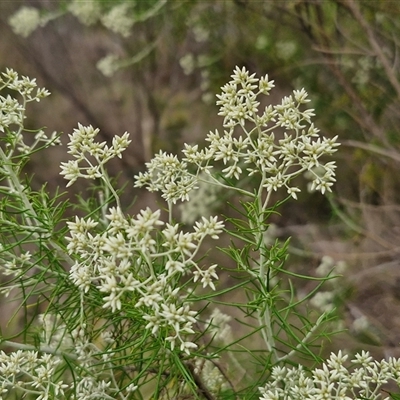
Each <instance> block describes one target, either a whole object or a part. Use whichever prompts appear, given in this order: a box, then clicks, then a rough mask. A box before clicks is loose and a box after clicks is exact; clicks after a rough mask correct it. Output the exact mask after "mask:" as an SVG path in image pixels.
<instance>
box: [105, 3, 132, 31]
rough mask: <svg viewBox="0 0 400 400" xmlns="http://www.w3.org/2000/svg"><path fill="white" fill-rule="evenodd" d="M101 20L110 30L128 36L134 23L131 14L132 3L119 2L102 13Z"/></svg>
mask: <svg viewBox="0 0 400 400" xmlns="http://www.w3.org/2000/svg"><path fill="white" fill-rule="evenodd" d="M129 14H131V15H129ZM101 22H102V23H103V25H104V26H105V27H106V28H107V29H109V30H110V31H112V32H115V33H118V34H120V35H121V36H123V37H128V36H129V35H130V34H131V29H132V26H133V25H134V23H135V19H134V18H133V15H132V4H129V3H121V4H118V5H116V6H114V7H113V8H112V9H111V10H110V11H109V12H108V13H107V14H105V15H103V17H102V18H101Z"/></svg>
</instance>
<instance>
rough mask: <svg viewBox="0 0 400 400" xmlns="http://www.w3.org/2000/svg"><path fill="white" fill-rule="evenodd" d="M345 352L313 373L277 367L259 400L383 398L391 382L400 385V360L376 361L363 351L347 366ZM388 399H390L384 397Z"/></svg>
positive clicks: (334, 356) (371, 399)
mask: <svg viewBox="0 0 400 400" xmlns="http://www.w3.org/2000/svg"><path fill="white" fill-rule="evenodd" d="M347 358H348V356H347V355H344V354H343V353H342V351H339V352H338V354H334V353H332V354H331V356H330V358H329V359H328V360H327V361H326V362H325V363H323V364H322V367H321V368H316V369H314V370H312V371H311V372H307V371H305V370H304V369H303V368H302V367H301V366H299V367H298V368H287V367H278V366H276V367H274V368H273V369H272V372H271V377H270V381H269V382H268V383H267V384H266V385H265V386H264V387H262V388H259V389H260V392H261V396H260V398H259V399H260V400H289V399H290V400H304V399H308V400H324V399H330V400H352V399H369V400H378V399H381V398H382V391H381V388H382V386H383V385H385V384H387V383H388V382H389V381H394V382H395V383H396V384H397V385H400V359H395V358H389V360H388V361H386V360H382V361H376V360H374V359H373V358H372V357H371V356H370V354H369V353H368V352H365V351H362V352H361V353H360V354H356V355H355V357H354V359H353V360H351V366H350V367H346V366H345V362H346V361H347ZM385 399H387V400H389V399H390V398H389V397H385Z"/></svg>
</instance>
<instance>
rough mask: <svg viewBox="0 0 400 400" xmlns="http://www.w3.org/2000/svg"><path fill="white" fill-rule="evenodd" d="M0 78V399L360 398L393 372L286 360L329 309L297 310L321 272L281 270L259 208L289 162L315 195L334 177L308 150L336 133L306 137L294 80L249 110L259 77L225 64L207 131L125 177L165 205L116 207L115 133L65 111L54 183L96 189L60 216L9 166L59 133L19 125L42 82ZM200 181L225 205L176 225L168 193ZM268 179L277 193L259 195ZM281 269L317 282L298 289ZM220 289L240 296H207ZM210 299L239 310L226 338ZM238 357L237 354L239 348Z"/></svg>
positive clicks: (292, 189)
mask: <svg viewBox="0 0 400 400" xmlns="http://www.w3.org/2000/svg"><path fill="white" fill-rule="evenodd" d="M0 84H1V89H2V90H3V89H7V91H8V93H15V96H11V94H7V97H3V96H1V97H0V131H1V132H2V144H1V146H0V159H1V166H0V168H1V169H0V172H1V178H0V179H1V182H2V186H1V196H2V197H1V203H2V212H1V215H0V216H1V231H0V232H1V257H2V263H1V266H0V268H1V273H2V275H3V276H4V278H5V283H4V284H3V286H2V289H1V292H2V294H3V295H5V297H8V298H10V299H11V298H12V299H13V300H14V301H15V303H16V305H15V311H14V316H13V320H14V321H15V323H14V326H16V328H15V329H18V327H20V326H22V328H21V332H19V333H18V332H17V333H15V332H12V333H10V334H9V335H8V336H7V335H6V334H2V335H1V336H0V341H1V345H2V346H3V348H4V350H2V351H1V353H0V394H1V396H2V397H3V398H7V396H8V395H9V394H10V393H13V394H14V395H15V396H20V397H21V396H23V397H26V396H28V397H29V398H35V399H40V400H43V399H50V398H71V399H73V398H76V399H131V398H132V399H136V398H137V399H142V398H165V399H172V398H173V399H178V398H188V397H190V396H192V397H193V398H205V399H217V398H232V399H233V398H257V397H258V398H260V399H263V400H265V399H280V398H285V399H286V398H299V399H300V398H301V399H305V398H313V399H319V398H321V399H322V398H337V399H339V398H340V399H347V398H349V397H346V396H348V394H349V393H350V395H352V396H363V398H371V399H372V398H374V399H375V398H379V396H380V393H378V390H379V388H380V386H381V385H382V384H384V383H385V382H387V381H388V380H389V379H394V380H397V376H398V363H399V361H397V360H389V361H388V362H385V361H382V362H381V363H377V362H376V361H373V360H372V358H371V357H370V356H369V355H368V354H366V353H362V354H361V355H357V356H356V358H355V360H356V361H355V362H357V363H358V364H360V365H361V367H360V368H358V369H355V370H354V371H353V372H351V373H350V372H349V371H348V370H346V368H345V367H344V365H343V364H344V362H345V361H346V357H347V356H344V355H342V353H339V354H338V355H337V356H335V355H333V356H332V357H331V359H330V360H328V361H327V363H326V364H323V367H322V369H318V368H317V369H314V370H313V371H311V372H307V370H306V367H305V366H304V367H302V366H301V365H300V364H298V365H299V367H298V368H297V369H296V368H295V369H290V368H289V367H288V364H290V365H293V364H294V363H298V362H299V361H298V360H299V357H302V358H308V363H310V362H320V361H321V359H320V357H319V356H318V355H317V354H318V351H315V345H316V342H315V341H316V340H317V339H318V338H319V337H320V336H322V335H323V336H326V335H327V334H329V332H328V331H326V330H324V326H326V327H327V326H328V325H326V324H327V323H329V322H330V321H331V319H332V317H333V312H334V310H332V308H327V309H325V310H322V313H319V311H317V310H310V306H311V304H312V302H311V301H310V300H311V299H313V298H314V299H315V295H316V294H317V293H318V292H319V289H320V286H321V285H322V284H323V283H324V282H325V281H326V280H328V279H332V278H333V277H332V276H331V275H330V274H331V271H326V273H325V274H323V275H322V276H321V277H318V276H317V277H308V276H303V275H300V274H299V273H297V272H296V271H294V270H293V271H291V270H290V269H289V268H288V267H287V266H286V263H285V261H286V258H287V242H286V243H280V242H279V240H276V239H275V238H273V237H272V236H271V233H270V232H269V226H270V225H269V222H268V217H269V216H270V214H271V213H273V212H275V210H276V208H277V207H278V206H279V205H280V204H281V203H283V202H284V201H287V200H290V199H291V200H293V199H297V196H298V194H299V193H300V191H301V189H300V187H299V185H298V184H295V179H296V178H297V177H298V176H299V175H301V174H306V175H307V176H308V179H310V189H311V190H316V191H319V192H321V193H322V194H324V193H325V192H329V191H331V187H332V185H333V183H334V182H335V162H334V161H329V162H325V161H324V160H323V157H325V156H330V155H332V154H333V153H334V152H335V151H336V147H337V146H338V144H337V143H336V138H333V139H328V138H324V137H320V136H319V134H318V129H317V128H316V127H314V125H313V123H312V117H313V110H310V109H306V108H305V105H306V104H307V103H308V102H309V100H308V98H307V93H306V91H305V90H304V89H301V90H295V91H294V92H293V94H292V95H290V96H288V97H285V98H284V99H283V100H282V102H281V104H278V105H269V106H267V107H265V108H264V109H263V110H260V109H259V106H260V103H261V99H260V97H261V96H265V95H268V94H269V92H270V91H271V90H272V88H273V87H274V84H273V81H271V80H269V78H268V76H265V77H262V78H257V77H256V76H255V74H252V75H251V74H250V73H249V72H248V71H247V70H245V69H244V68H243V69H240V68H236V69H235V70H234V73H233V75H232V80H231V81H230V82H229V83H228V84H226V85H225V86H223V88H222V94H220V95H218V96H217V97H218V101H217V104H218V105H219V106H220V113H219V114H220V115H221V116H222V117H223V118H224V120H223V132H220V131H218V130H215V131H214V132H210V133H209V134H208V135H207V138H206V142H207V144H206V145H205V146H204V147H201V146H200V145H199V144H196V145H194V144H192V145H190V144H185V146H184V149H183V150H182V158H179V157H178V156H177V155H173V154H166V153H164V152H162V151H160V152H159V153H158V154H156V155H155V156H154V158H153V159H152V160H151V161H150V162H148V163H147V164H146V171H144V172H141V173H139V174H138V175H137V176H135V186H136V187H145V188H147V189H148V190H149V191H151V192H158V193H159V194H160V195H161V198H163V199H164V200H165V202H166V205H167V207H166V212H165V215H164V213H163V211H162V210H161V209H156V210H152V209H150V208H146V209H143V210H140V211H139V212H138V213H137V215H135V216H131V215H128V214H127V213H126V211H125V210H124V209H123V205H122V204H121V202H120V198H119V190H118V189H116V188H115V187H114V184H113V181H112V179H111V178H110V177H109V175H108V173H107V169H106V164H107V162H108V161H110V160H111V159H112V158H114V157H122V153H123V152H124V150H126V149H127V147H128V145H129V143H130V139H129V134H128V133H124V134H123V135H122V136H116V137H114V139H113V140H112V143H111V144H107V143H106V142H97V141H96V136H97V134H98V130H97V129H94V128H93V127H91V126H82V125H80V124H78V128H77V129H75V130H74V132H73V133H72V134H71V135H69V139H70V140H69V144H68V149H69V150H68V153H69V155H70V156H71V157H72V159H71V160H70V161H67V162H62V163H61V175H63V176H64V178H65V179H66V180H67V181H68V183H67V185H66V186H67V187H68V186H70V185H72V184H73V183H74V182H75V181H76V180H77V179H78V178H83V179H87V180H91V181H95V182H96V186H95V189H96V191H97V192H96V193H97V194H98V198H96V197H94V198H92V199H90V201H85V200H83V199H81V201H80V202H78V204H77V205H76V207H78V206H79V204H80V208H81V210H80V211H79V213H80V214H82V216H75V217H74V218H72V219H69V220H67V221H66V215H68V214H67V212H68V213H71V212H72V209H71V203H70V201H69V200H64V201H63V200H62V195H60V194H56V195H54V196H51V195H50V194H49V193H48V192H47V191H46V188H45V187H43V188H42V189H41V190H39V191H35V190H34V189H33V188H32V186H31V184H30V181H29V179H26V178H25V177H24V176H23V171H22V167H23V166H24V165H25V164H26V162H28V161H29V157H30V155H31V154H32V153H33V152H36V151H38V150H42V149H44V148H47V147H49V146H52V145H56V144H59V139H58V136H57V135H56V134H52V135H50V136H46V135H45V133H44V132H43V131H42V130H40V131H38V132H35V133H34V134H33V136H34V137H33V139H29V135H32V132H31V131H29V130H27V129H25V128H24V119H25V109H26V106H27V103H29V102H31V101H39V100H41V99H42V98H43V97H46V96H48V95H49V93H48V92H47V91H46V90H45V89H38V88H37V87H36V82H35V80H31V79H29V78H26V77H22V78H20V77H19V76H18V74H17V73H16V72H14V71H13V70H7V71H6V72H5V73H3V74H2V77H1V81H0ZM204 185H206V186H213V187H215V188H216V190H217V191H218V189H220V190H225V191H231V192H232V193H235V194H236V196H237V197H238V198H240V205H237V206H236V205H234V204H233V203H232V205H233V207H234V210H235V211H236V212H237V213H238V217H233V216H226V217H224V218H223V217H221V216H215V215H212V212H211V213H210V215H207V217H206V216H204V215H199V216H196V217H194V221H193V222H190V226H189V225H188V224H187V225H186V226H184V225H183V224H182V223H179V220H177V217H176V215H177V211H179V210H180V208H179V207H181V206H182V204H181V203H185V202H189V203H190V200H191V197H194V198H196V196H192V195H193V194H195V193H196V191H197V190H199V188H201V187H202V186H204ZM273 192H279V193H285V192H286V194H285V195H284V199H283V200H281V201H279V202H278V203H273V202H272V197H271V196H272V193H273ZM214 193H217V192H214ZM196 201H198V199H197V200H196ZM221 235H227V236H228V237H229V238H230V239H231V244H230V246H229V247H227V248H221V249H222V250H223V253H225V254H226V255H228V256H229V257H231V258H232V260H233V261H234V267H233V268H230V271H231V273H232V274H236V273H237V274H241V275H240V280H239V281H238V284H237V285H234V286H233V287H230V286H228V287H222V285H219V284H218V279H219V276H220V274H221V271H223V269H228V268H227V267H225V266H224V265H220V263H215V262H212V261H211V262H210V260H212V258H211V257H210V258H209V259H208V257H207V256H208V253H207V251H206V250H205V248H206V247H210V243H212V242H211V241H218V240H219V238H220V236H221ZM217 243H218V242H217ZM206 245H207V246H206ZM224 263H227V261H224ZM244 277H245V278H244ZM291 278H300V279H313V280H314V281H315V282H317V286H315V287H313V289H312V290H311V291H310V292H309V293H307V294H306V295H304V293H302V294H301V295H299V294H298V293H297V291H296V288H295V286H294V285H293V284H292V281H291ZM236 291H241V292H242V293H245V294H246V296H247V300H246V301H244V302H242V303H238V302H237V301H236V300H234V298H232V300H231V301H230V302H222V301H220V300H218V299H219V296H221V295H224V294H227V293H230V294H235V293H236ZM218 302H221V303H225V305H226V306H231V307H233V309H236V310H242V312H243V315H242V316H241V317H240V318H237V320H238V321H242V324H243V326H244V328H243V329H244V330H243V332H244V333H243V334H242V337H240V335H239V334H237V332H236V330H235V331H234V330H233V329H232V327H231V323H232V317H231V316H230V315H227V314H226V313H225V312H222V311H221V310H220V309H219V308H218V307H216V304H218ZM318 313H319V314H318ZM11 322H12V321H10V323H11ZM325 329H326V328H325ZM248 338H251V341H252V342H255V343H257V345H258V344H260V347H261V349H260V350H258V349H257V351H255V350H253V349H252V348H251V346H250V344H251V343H249V342H248V341H247V342H246V340H247V339H248ZM245 346H249V347H248V348H247V349H246V347H245ZM249 354H250V357H251V358H252V360H249V359H247V360H246V358H243V356H246V355H249ZM252 364H256V367H255V369H254V374H253V373H252V374H249V375H248V376H247V375H246V370H249V369H250V368H251V365H252ZM371 385H372V386H371ZM258 387H260V389H258Z"/></svg>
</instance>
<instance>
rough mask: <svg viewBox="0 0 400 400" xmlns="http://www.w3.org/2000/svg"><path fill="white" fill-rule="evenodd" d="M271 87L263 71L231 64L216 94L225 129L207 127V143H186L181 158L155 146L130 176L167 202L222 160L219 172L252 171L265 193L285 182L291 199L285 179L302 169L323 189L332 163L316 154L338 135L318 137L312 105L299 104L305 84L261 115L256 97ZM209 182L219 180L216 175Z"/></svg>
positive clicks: (234, 175) (330, 147) (183, 195)
mask: <svg viewBox="0 0 400 400" xmlns="http://www.w3.org/2000/svg"><path fill="white" fill-rule="evenodd" d="M273 87H274V84H273V81H270V80H269V79H268V75H266V76H265V77H262V78H260V79H258V78H256V77H255V74H252V75H250V74H249V72H248V71H247V70H246V69H245V68H243V69H240V68H238V67H236V69H235V71H234V73H233V75H232V80H231V82H229V83H228V84H226V85H225V86H223V87H222V94H221V95H218V96H217V97H218V101H217V104H218V105H220V112H219V115H222V116H223V117H224V127H225V130H224V133H223V134H222V135H221V134H220V133H219V132H218V131H217V130H216V131H215V132H210V133H209V135H208V136H207V139H206V140H207V141H208V142H209V145H208V147H206V148H204V149H201V150H199V146H198V145H195V146H191V145H188V144H185V148H184V150H183V154H184V155H185V157H184V158H183V160H182V161H179V160H178V158H177V157H176V156H174V155H170V154H166V153H163V152H160V153H159V154H157V155H156V156H155V157H154V158H153V159H152V160H151V161H150V162H149V163H147V164H146V166H147V171H146V172H144V173H140V174H139V175H137V176H136V177H135V178H136V183H135V185H136V186H138V187H141V186H146V187H147V188H148V189H149V190H150V191H160V192H161V194H162V197H164V198H165V199H166V200H167V201H169V202H172V203H175V202H176V201H177V200H181V201H185V200H188V199H189V192H190V191H191V190H193V189H195V188H197V180H198V179H199V178H198V176H199V173H200V172H205V173H207V174H209V175H210V176H212V175H211V173H212V169H213V168H214V167H215V166H218V163H220V162H222V164H223V167H222V168H223V169H222V175H223V177H224V178H226V179H237V180H239V179H240V178H241V176H242V175H243V173H246V175H257V176H259V177H260V179H261V180H260V187H261V188H265V189H266V191H267V192H268V193H270V192H271V191H276V190H277V189H278V188H280V187H285V188H286V190H287V192H288V194H290V195H291V196H292V197H293V198H295V199H296V198H297V192H300V189H299V188H298V187H295V186H292V185H290V182H291V181H292V180H293V179H294V178H295V177H297V176H298V175H300V174H301V173H305V172H308V173H309V174H311V180H312V183H311V189H312V190H317V191H320V192H321V193H322V194H324V193H325V192H326V191H331V186H332V185H333V183H334V182H335V168H336V165H335V162H333V161H332V162H328V163H325V164H324V163H322V162H321V160H320V158H321V157H322V156H325V155H332V154H333V153H334V152H335V151H336V147H337V146H338V144H337V143H336V139H337V137H335V138H333V139H328V138H320V137H319V135H318V132H319V130H318V129H317V128H315V127H314V125H313V123H312V122H311V117H312V116H313V115H314V114H313V110H311V109H306V110H304V111H302V109H301V108H302V106H303V105H304V104H306V103H308V102H309V101H310V100H308V98H307V92H306V91H305V90H304V89H301V90H295V91H294V92H293V94H292V95H291V96H288V97H284V98H283V100H282V102H281V104H278V105H275V106H272V105H269V106H267V107H266V108H265V110H264V111H263V112H262V113H261V115H260V114H259V110H258V106H259V105H260V102H259V101H258V97H259V96H260V95H262V94H264V95H267V94H269V92H270V90H271V89H272V88H273ZM237 127H239V128H240V131H241V132H242V133H240V132H237V129H236V128H237ZM277 129H279V130H280V131H283V132H282V133H281V134H280V137H281V138H280V139H278V133H275V132H274V131H276V130H277ZM191 168H192V169H194V170H193V171H192V172H190V169H191ZM213 183H214V184H216V185H217V186H218V185H220V186H223V185H221V183H220V182H218V180H217V179H215V181H214V182H213ZM232 186H235V185H232ZM250 195H251V193H250Z"/></svg>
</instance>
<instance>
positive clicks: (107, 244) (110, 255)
mask: <svg viewBox="0 0 400 400" xmlns="http://www.w3.org/2000/svg"><path fill="white" fill-rule="evenodd" d="M106 217H107V219H108V220H109V225H108V226H107V228H106V229H105V230H104V231H103V232H100V233H92V231H93V230H94V229H95V228H96V227H97V226H98V223H97V222H95V221H93V220H92V219H90V218H88V219H86V220H84V219H81V218H78V217H76V219H75V222H68V227H69V231H70V237H69V238H67V239H68V241H69V244H68V247H67V249H68V253H69V254H70V255H71V256H73V257H74V258H75V259H77V260H78V261H76V263H75V265H74V266H73V267H72V268H71V271H70V276H71V279H72V281H73V282H74V283H75V284H76V285H77V286H78V287H79V288H80V289H81V290H82V291H83V292H84V293H86V292H88V291H89V290H90V288H91V287H92V285H93V286H95V287H96V288H97V289H98V290H99V291H100V292H101V293H104V305H103V307H104V308H110V309H111V310H112V311H113V312H115V311H117V310H118V311H119V310H121V309H122V306H123V304H126V303H129V304H132V305H134V306H135V307H136V308H137V309H138V310H140V312H141V314H142V317H143V319H144V320H146V321H147V325H146V328H147V329H150V330H151V332H152V333H153V334H156V333H157V332H158V331H159V330H163V331H164V332H165V331H167V332H168V333H169V336H168V337H167V339H166V340H167V341H169V342H170V343H171V348H172V349H173V348H174V347H175V342H176V341H178V343H180V349H181V350H182V351H185V352H187V353H189V349H190V348H193V347H196V346H195V344H194V343H191V342H187V341H185V339H184V338H183V337H182V334H188V333H194V331H193V329H192V325H193V323H194V322H195V321H196V320H195V318H194V316H195V315H196V313H195V312H194V311H191V310H190V308H189V304H188V301H187V300H186V298H185V296H184V295H183V294H181V293H180V291H182V290H181V289H180V284H179V278H180V276H181V275H182V274H189V273H191V274H192V276H193V280H194V281H197V280H200V282H201V283H202V285H203V287H206V286H210V287H211V288H212V289H215V286H214V282H213V280H214V279H217V278H218V275H217V274H216V272H215V268H216V265H212V266H210V267H209V268H207V269H202V268H200V267H199V266H198V265H197V263H196V254H197V253H198V251H199V248H200V246H201V244H202V242H203V240H204V239H205V238H206V237H207V236H210V237H211V238H214V239H217V238H218V234H220V233H221V232H222V228H223V224H222V223H221V222H219V221H217V218H215V217H210V218H209V219H206V218H203V219H202V221H198V222H196V224H195V226H194V231H193V232H182V231H181V230H180V229H179V225H178V224H175V225H171V224H168V223H167V224H164V222H163V221H162V220H161V212H160V210H157V211H154V212H153V211H151V210H150V209H149V208H147V209H146V210H142V211H141V212H140V213H139V214H138V215H137V216H136V217H135V218H127V217H125V216H124V215H123V214H122V212H121V210H120V209H119V208H111V209H110V210H109V214H108V215H107V216H106Z"/></svg>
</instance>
